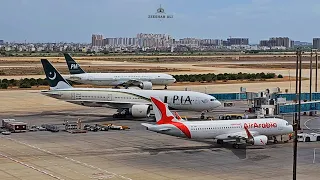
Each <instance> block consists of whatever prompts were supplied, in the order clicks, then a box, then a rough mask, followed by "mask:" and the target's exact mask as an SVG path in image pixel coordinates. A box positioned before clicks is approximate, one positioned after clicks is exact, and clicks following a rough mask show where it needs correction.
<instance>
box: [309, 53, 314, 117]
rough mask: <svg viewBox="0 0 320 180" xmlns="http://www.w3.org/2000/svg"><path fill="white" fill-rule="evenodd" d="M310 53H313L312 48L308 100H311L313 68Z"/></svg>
mask: <svg viewBox="0 0 320 180" xmlns="http://www.w3.org/2000/svg"><path fill="white" fill-rule="evenodd" d="M312 55H313V49H311V52H310V89H309V91H310V92H309V95H310V97H309V101H312V70H313V67H312V65H313V63H312ZM310 115H312V112H310Z"/></svg>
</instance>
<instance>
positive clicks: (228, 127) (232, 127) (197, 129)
mask: <svg viewBox="0 0 320 180" xmlns="http://www.w3.org/2000/svg"><path fill="white" fill-rule="evenodd" d="M235 128H241V126H231V127H230V126H226V127H208V128H193V129H191V130H195V131H199V130H211V129H235Z"/></svg>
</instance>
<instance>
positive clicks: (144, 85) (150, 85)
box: [138, 81, 152, 90]
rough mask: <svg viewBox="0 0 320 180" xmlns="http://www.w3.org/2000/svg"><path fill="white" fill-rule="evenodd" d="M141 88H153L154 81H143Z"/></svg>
mask: <svg viewBox="0 0 320 180" xmlns="http://www.w3.org/2000/svg"><path fill="white" fill-rule="evenodd" d="M138 87H139V88H141V89H146V90H151V89H152V83H151V82H148V81H143V82H141V83H140V84H139V86H138Z"/></svg>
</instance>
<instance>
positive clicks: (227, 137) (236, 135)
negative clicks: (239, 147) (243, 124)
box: [216, 129, 259, 140]
mask: <svg viewBox="0 0 320 180" xmlns="http://www.w3.org/2000/svg"><path fill="white" fill-rule="evenodd" d="M246 131H247V130H246V129H243V130H239V131H238V132H235V133H227V134H221V135H219V136H217V137H216V139H221V140H231V139H248V138H250V136H256V135H259V133H258V132H256V131H250V132H249V133H248V132H246Z"/></svg>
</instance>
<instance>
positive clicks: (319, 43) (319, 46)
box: [312, 38, 320, 49]
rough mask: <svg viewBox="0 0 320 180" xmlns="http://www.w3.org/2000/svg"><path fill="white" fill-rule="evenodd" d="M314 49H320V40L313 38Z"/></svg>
mask: <svg viewBox="0 0 320 180" xmlns="http://www.w3.org/2000/svg"><path fill="white" fill-rule="evenodd" d="M312 47H313V49H320V38H313V43H312Z"/></svg>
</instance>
